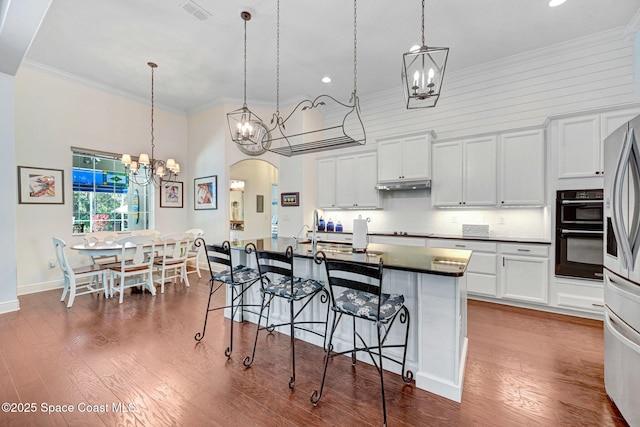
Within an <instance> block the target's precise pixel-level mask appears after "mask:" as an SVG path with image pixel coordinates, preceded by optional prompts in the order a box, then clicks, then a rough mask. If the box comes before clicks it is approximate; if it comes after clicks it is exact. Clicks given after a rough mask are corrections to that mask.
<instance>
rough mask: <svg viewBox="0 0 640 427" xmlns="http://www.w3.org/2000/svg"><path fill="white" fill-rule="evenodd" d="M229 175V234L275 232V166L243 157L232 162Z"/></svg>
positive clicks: (253, 235) (241, 236) (243, 236)
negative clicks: (238, 160)
mask: <svg viewBox="0 0 640 427" xmlns="http://www.w3.org/2000/svg"><path fill="white" fill-rule="evenodd" d="M229 176H230V181H229V183H228V187H227V188H228V190H229V201H230V204H229V209H230V211H229V238H230V239H231V240H236V239H237V240H242V239H255V238H261V237H268V236H271V235H272V234H273V233H274V232H276V233H277V224H278V169H277V168H276V167H275V166H273V165H272V164H271V163H269V162H266V161H264V160H254V159H250V160H242V161H240V162H238V163H234V164H233V165H231V167H230V168H229ZM232 184H233V185H232Z"/></svg>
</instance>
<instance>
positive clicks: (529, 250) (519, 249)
mask: <svg viewBox="0 0 640 427" xmlns="http://www.w3.org/2000/svg"><path fill="white" fill-rule="evenodd" d="M518 252H531V249H522V248H518Z"/></svg>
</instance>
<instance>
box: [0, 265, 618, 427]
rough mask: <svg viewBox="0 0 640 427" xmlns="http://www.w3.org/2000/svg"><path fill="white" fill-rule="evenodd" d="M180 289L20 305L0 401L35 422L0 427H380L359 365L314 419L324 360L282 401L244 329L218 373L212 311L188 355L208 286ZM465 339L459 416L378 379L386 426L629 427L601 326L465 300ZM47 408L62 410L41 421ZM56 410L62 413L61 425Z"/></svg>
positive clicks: (336, 365) (3, 331)
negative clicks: (607, 370) (69, 303)
mask: <svg viewBox="0 0 640 427" xmlns="http://www.w3.org/2000/svg"><path fill="white" fill-rule="evenodd" d="M190 279H191V287H190V288H185V287H184V286H183V285H176V284H169V285H167V287H166V291H165V294H164V295H161V294H158V295H157V296H155V297H152V296H150V295H149V294H137V295H128V294H127V295H125V299H124V303H123V304H121V305H120V304H118V302H117V300H105V299H103V297H102V296H101V295H85V296H80V297H78V298H76V301H75V303H74V306H73V307H72V308H71V309H67V308H66V306H65V304H64V303H62V302H60V301H59V298H60V291H59V290H56V291H48V292H41V293H38V294H31V295H25V296H21V297H20V306H21V310H20V311H18V312H15V313H7V314H3V315H0V401H1V402H13V403H21V404H26V405H27V409H35V413H34V412H31V413H25V412H22V413H0V425H2V426H5V425H6V426H13V425H15V426H27V425H34V426H48V425H53V426H57V425H82V426H86V425H91V426H100V425H106V426H112V425H145V426H204V425H213V426H254V425H255V426H297V425H304V426H321V425H335V426H346V425H357V426H363V425H381V424H382V408H381V402H380V388H379V382H378V378H377V374H376V372H375V370H374V368H373V367H371V366H369V365H366V364H363V363H358V364H357V365H356V366H355V367H352V366H351V363H350V359H348V358H346V357H343V358H336V359H333V360H332V362H331V364H330V368H329V369H330V372H329V377H328V382H327V384H326V387H325V391H324V395H323V397H322V400H321V401H320V403H319V404H318V406H317V407H314V406H313V405H312V404H311V403H310V402H309V396H310V394H311V392H312V391H313V390H314V389H316V388H317V387H318V385H319V381H320V377H321V374H322V366H323V352H322V349H320V348H318V347H315V346H313V345H310V344H307V343H304V342H300V341H298V343H297V346H296V350H297V362H298V363H297V368H298V369H297V379H296V388H295V390H294V391H290V390H289V388H288V386H287V383H288V377H289V358H290V355H289V338H288V337H287V336H285V335H280V334H277V333H276V334H274V335H272V336H266V335H262V336H261V340H262V341H261V342H260V345H261V347H259V348H258V353H257V355H256V360H255V363H254V365H253V367H252V368H250V369H245V368H244V367H243V366H242V359H243V358H244V356H245V355H246V354H248V353H249V351H250V350H251V348H252V347H251V346H252V344H253V341H252V340H253V335H254V333H255V325H253V324H251V323H245V324H241V325H238V324H236V325H237V326H238V328H236V329H235V331H236V332H237V334H236V340H235V343H234V352H233V355H232V358H231V359H229V360H227V358H226V357H225V356H224V349H225V347H226V345H227V342H228V333H229V331H228V328H229V320H226V319H224V318H223V317H222V314H221V313H220V312H215V313H213V315H212V316H210V317H209V324H208V329H207V332H206V336H205V338H204V340H203V341H202V343H200V344H196V342H195V340H194V338H193V337H194V334H195V333H196V332H198V331H200V330H201V327H202V321H203V318H204V311H205V308H206V302H207V296H208V290H209V287H208V286H207V282H206V280H197V276H196V275H194V274H192V275H191V276H190ZM468 337H469V352H468V358H467V369H466V377H465V384H464V391H463V396H462V403H461V404H457V403H454V402H451V401H449V400H447V399H444V398H441V397H438V396H435V395H432V394H430V393H427V392H424V391H422V390H418V389H416V388H415V386H414V385H413V384H411V385H406V384H404V383H403V382H402V380H401V379H400V377H399V376H397V375H394V374H390V373H389V374H386V375H385V386H386V387H385V390H386V395H387V412H388V418H389V425H391V426H401V425H404V426H452V425H455V426H534V425H535V426H539V425H544V426H557V425H564V426H624V425H626V424H625V422H624V420H623V419H622V418H621V416H620V414H619V412H618V411H617V410H616V408H615V406H614V405H613V404H612V402H611V401H610V400H609V399H608V397H607V395H606V393H605V390H604V383H603V330H602V322H599V321H593V320H586V319H579V318H572V317H567V316H560V315H554V314H548V313H542V312H537V311H532V310H524V309H518V308H512V307H506V306H501V305H496V304H489V303H483V302H477V301H469V319H468ZM28 404H35V405H34V406H35V408H34V407H33V406H29V405H28ZM119 404H122V405H123V406H121V407H118V405H119ZM46 405H59V406H58V407H54V408H53V411H54V412H53V413H51V414H47V413H46V412H43V409H45V408H48V407H47V406H46ZM62 405H70V408H71V409H73V412H61V410H62V409H63V407H62ZM16 406H18V405H16ZM122 408H125V409H127V411H123V410H122ZM17 409H24V408H22V407H19V408H17ZM89 410H91V411H89ZM129 410H131V411H129Z"/></svg>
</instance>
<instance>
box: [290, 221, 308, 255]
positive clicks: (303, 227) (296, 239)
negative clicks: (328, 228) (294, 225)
mask: <svg viewBox="0 0 640 427" xmlns="http://www.w3.org/2000/svg"><path fill="white" fill-rule="evenodd" d="M305 228H307V229H309V226H308V225H307V224H304V225H303V226H302V227H301V228H300V231H298V234H297V235H296V237H294V238H293V240H295V242H296V249H298V241H299V240H300V235H301V234H302V232H303V231H304V229H305Z"/></svg>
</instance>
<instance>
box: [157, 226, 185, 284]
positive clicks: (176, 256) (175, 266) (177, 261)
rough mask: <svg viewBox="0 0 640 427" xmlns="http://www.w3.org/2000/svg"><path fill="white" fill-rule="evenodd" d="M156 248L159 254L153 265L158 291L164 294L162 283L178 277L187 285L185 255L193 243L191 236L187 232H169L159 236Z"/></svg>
mask: <svg viewBox="0 0 640 427" xmlns="http://www.w3.org/2000/svg"><path fill="white" fill-rule="evenodd" d="M160 241H161V242H162V243H161V244H160V246H159V247H158V246H156V248H158V250H159V252H160V253H161V255H158V256H156V257H155V259H154V261H153V267H154V269H155V270H156V272H157V277H156V278H155V279H154V283H159V284H160V293H163V294H164V284H165V283H166V282H169V281H172V280H173V279H180V280H181V281H183V282H184V283H185V284H186V286H187V287H188V286H189V278H188V277H187V255H188V254H189V248H190V247H191V245H192V243H193V236H192V235H191V234H187V233H169V234H165V235H163V236H161V237H160Z"/></svg>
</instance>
